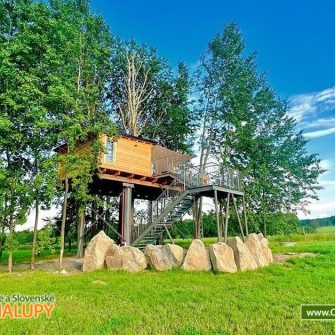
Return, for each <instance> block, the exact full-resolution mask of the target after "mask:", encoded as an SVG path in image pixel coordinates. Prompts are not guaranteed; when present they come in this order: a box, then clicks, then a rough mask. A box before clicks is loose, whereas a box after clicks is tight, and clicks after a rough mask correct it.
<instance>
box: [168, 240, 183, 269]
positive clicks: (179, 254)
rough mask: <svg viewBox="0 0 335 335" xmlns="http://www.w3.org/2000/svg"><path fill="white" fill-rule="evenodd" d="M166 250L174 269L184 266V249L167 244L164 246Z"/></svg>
mask: <svg viewBox="0 0 335 335" xmlns="http://www.w3.org/2000/svg"><path fill="white" fill-rule="evenodd" d="M164 249H165V251H166V253H167V254H168V258H169V261H170V264H171V267H172V268H179V267H181V265H182V264H183V260H184V249H183V248H182V247H181V246H179V245H175V244H170V243H167V244H165V245H164Z"/></svg>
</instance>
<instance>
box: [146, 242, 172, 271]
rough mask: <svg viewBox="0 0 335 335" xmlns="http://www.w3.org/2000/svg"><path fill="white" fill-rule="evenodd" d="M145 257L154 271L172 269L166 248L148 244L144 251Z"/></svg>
mask: <svg viewBox="0 0 335 335" xmlns="http://www.w3.org/2000/svg"><path fill="white" fill-rule="evenodd" d="M144 255H145V256H146V257H147V260H148V263H149V264H150V266H151V268H152V269H154V270H156V271H166V270H171V269H172V265H171V263H170V259H169V255H168V253H167V251H166V248H165V246H163V245H157V246H156V245H152V244H148V245H147V246H146V247H145V249H144Z"/></svg>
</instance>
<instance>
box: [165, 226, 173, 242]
mask: <svg viewBox="0 0 335 335" xmlns="http://www.w3.org/2000/svg"><path fill="white" fill-rule="evenodd" d="M164 228H165V231H166V233H167V234H168V236H169V239H170V241H171V243H172V244H174V240H173V238H172V236H171V234H170V232H169V229H167V227H166V226H164Z"/></svg>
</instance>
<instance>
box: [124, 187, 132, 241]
mask: <svg viewBox="0 0 335 335" xmlns="http://www.w3.org/2000/svg"><path fill="white" fill-rule="evenodd" d="M133 187H134V185H132V184H126V183H124V184H123V188H124V211H123V220H122V221H123V234H124V235H123V238H124V239H125V244H126V245H130V244H131V232H132V226H133V223H134V222H133V221H134V217H133V194H132V193H133Z"/></svg>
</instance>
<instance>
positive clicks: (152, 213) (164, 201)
mask: <svg viewBox="0 0 335 335" xmlns="http://www.w3.org/2000/svg"><path fill="white" fill-rule="evenodd" d="M180 194H181V192H180V191H176V190H171V189H165V190H164V191H163V192H162V193H161V194H160V196H159V197H158V198H157V199H155V200H154V201H152V202H151V203H150V204H149V206H148V208H147V209H146V210H145V211H143V212H142V213H139V214H138V215H137V218H136V222H135V227H134V228H135V229H134V231H133V236H132V240H135V239H136V238H137V237H138V236H140V235H141V234H142V232H143V231H144V230H145V229H146V228H147V227H148V226H149V225H150V224H151V223H152V222H155V221H156V219H157V218H158V217H159V216H160V215H161V213H162V212H163V210H164V209H165V208H166V207H167V206H168V205H169V204H171V203H172V202H173V201H174V200H175V199H176V198H178V196H180Z"/></svg>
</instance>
